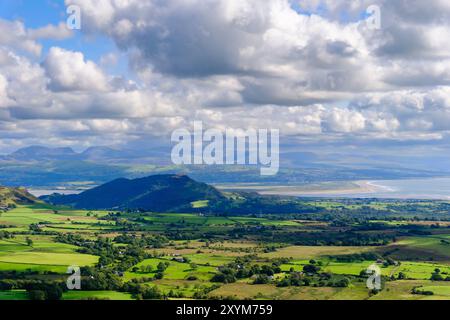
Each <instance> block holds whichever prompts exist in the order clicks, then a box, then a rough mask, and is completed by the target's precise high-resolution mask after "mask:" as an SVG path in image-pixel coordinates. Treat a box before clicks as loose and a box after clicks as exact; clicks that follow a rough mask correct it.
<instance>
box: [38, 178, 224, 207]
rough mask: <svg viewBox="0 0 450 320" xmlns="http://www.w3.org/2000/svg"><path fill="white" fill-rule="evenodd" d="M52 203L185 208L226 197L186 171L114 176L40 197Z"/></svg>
mask: <svg viewBox="0 0 450 320" xmlns="http://www.w3.org/2000/svg"><path fill="white" fill-rule="evenodd" d="M42 200H45V201H46V202H49V203H51V204H54V205H68V206H71V207H74V208H79V209H90V210H98V209H110V210H111V209H122V210H123V209H130V210H138V209H143V210H147V211H156V212H187V211H191V210H192V209H193V208H194V207H196V206H198V203H201V204H202V206H206V204H209V203H211V204H217V203H219V202H221V201H226V197H225V196H224V195H223V194H222V193H221V192H220V191H218V190H217V189H215V188H214V187H212V186H209V185H207V184H205V183H200V182H197V181H194V180H192V179H191V178H189V177H188V176H185V175H155V176H149V177H145V178H140V179H134V180H129V179H124V178H122V179H116V180H114V181H111V182H108V183H106V184H103V185H101V186H99V187H96V188H93V189H90V190H87V191H85V192H83V193H81V194H77V195H59V194H54V195H51V196H46V197H42Z"/></svg>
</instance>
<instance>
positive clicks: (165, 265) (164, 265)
mask: <svg viewBox="0 0 450 320" xmlns="http://www.w3.org/2000/svg"><path fill="white" fill-rule="evenodd" d="M168 267H169V263H168V262H160V263H158V266H157V267H156V269H157V270H158V272H164V271H166V269H167V268H168Z"/></svg>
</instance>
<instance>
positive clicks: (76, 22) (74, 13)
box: [66, 5, 81, 30]
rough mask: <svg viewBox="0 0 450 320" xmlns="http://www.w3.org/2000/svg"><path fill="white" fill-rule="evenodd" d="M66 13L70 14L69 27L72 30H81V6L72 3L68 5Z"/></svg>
mask: <svg viewBox="0 0 450 320" xmlns="http://www.w3.org/2000/svg"><path fill="white" fill-rule="evenodd" d="M66 13H67V14H68V15H69V16H68V17H67V22H66V24H67V28H69V29H70V30H80V29H81V8H80V7H79V6H76V5H71V6H68V7H67V10H66Z"/></svg>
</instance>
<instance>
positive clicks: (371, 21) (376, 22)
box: [366, 4, 381, 30]
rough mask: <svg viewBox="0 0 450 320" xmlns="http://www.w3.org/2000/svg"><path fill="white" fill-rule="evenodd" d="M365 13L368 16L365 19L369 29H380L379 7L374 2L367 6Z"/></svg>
mask: <svg viewBox="0 0 450 320" xmlns="http://www.w3.org/2000/svg"><path fill="white" fill-rule="evenodd" d="M366 13H367V14H368V15H369V17H368V18H367V20H366V23H367V27H368V28H369V29H371V30H380V29H381V8H380V7H379V6H377V5H375V4H374V5H371V6H369V7H368V8H367V10H366Z"/></svg>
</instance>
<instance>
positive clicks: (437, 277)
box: [430, 268, 450, 281]
mask: <svg viewBox="0 0 450 320" xmlns="http://www.w3.org/2000/svg"><path fill="white" fill-rule="evenodd" d="M430 280H431V281H450V276H448V275H447V274H446V273H441V269H439V268H436V269H434V272H433V273H432V274H431V278H430Z"/></svg>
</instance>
